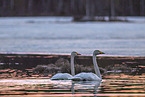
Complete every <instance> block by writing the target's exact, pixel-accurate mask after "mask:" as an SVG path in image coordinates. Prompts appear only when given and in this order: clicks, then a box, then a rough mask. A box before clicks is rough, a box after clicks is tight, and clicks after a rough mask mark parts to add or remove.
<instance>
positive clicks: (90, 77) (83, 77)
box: [72, 72, 101, 81]
mask: <svg viewBox="0 0 145 97" xmlns="http://www.w3.org/2000/svg"><path fill="white" fill-rule="evenodd" d="M72 80H74V81H100V80H101V79H100V78H99V77H98V76H97V75H96V74H94V73H84V72H82V73H79V74H77V75H75V76H74V77H72Z"/></svg>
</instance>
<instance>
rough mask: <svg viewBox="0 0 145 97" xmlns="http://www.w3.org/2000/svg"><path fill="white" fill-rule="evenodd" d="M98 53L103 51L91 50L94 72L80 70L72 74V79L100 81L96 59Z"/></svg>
mask: <svg viewBox="0 0 145 97" xmlns="http://www.w3.org/2000/svg"><path fill="white" fill-rule="evenodd" d="M99 54H104V53H103V52H101V51H99V50H95V51H94V52H93V64H94V69H95V73H96V74H94V73H85V72H82V73H79V74H77V75H75V76H73V77H72V78H71V79H72V80H74V81H101V80H102V77H101V74H100V70H99V67H98V65H97V61H96V55H99Z"/></svg>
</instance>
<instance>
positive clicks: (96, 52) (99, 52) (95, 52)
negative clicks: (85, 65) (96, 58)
mask: <svg viewBox="0 0 145 97" xmlns="http://www.w3.org/2000/svg"><path fill="white" fill-rule="evenodd" d="M93 54H94V55H99V54H105V53H104V52H101V51H100V50H95V51H94V52H93Z"/></svg>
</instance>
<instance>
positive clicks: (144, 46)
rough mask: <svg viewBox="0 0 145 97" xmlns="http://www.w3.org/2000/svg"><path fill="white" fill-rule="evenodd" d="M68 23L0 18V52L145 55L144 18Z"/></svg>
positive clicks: (57, 19) (65, 20)
mask: <svg viewBox="0 0 145 97" xmlns="http://www.w3.org/2000/svg"><path fill="white" fill-rule="evenodd" d="M128 20H131V22H72V18H71V17H0V45H1V47H0V52H3V53H16V52H17V53H19V52H20V53H22V52H24V53H70V52H72V51H74V50H75V51H78V52H80V53H82V54H92V52H93V51H94V50H95V49H100V50H102V51H104V52H105V53H106V54H107V55H129V56H144V55H145V17H128Z"/></svg>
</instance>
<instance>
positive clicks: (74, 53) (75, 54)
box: [71, 51, 81, 56]
mask: <svg viewBox="0 0 145 97" xmlns="http://www.w3.org/2000/svg"><path fill="white" fill-rule="evenodd" d="M71 55H73V56H77V55H81V54H80V53H77V52H75V51H73V52H72V53H71Z"/></svg>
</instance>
